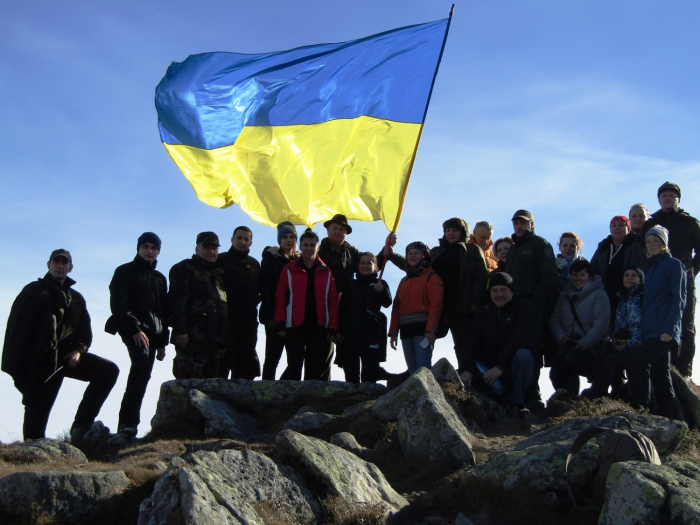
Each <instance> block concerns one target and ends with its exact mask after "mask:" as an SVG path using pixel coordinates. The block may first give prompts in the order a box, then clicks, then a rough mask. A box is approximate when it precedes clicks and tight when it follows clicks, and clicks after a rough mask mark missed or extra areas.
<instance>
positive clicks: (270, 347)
mask: <svg viewBox="0 0 700 525" xmlns="http://www.w3.org/2000/svg"><path fill="white" fill-rule="evenodd" d="M680 198H681V191H680V188H679V187H678V186H677V185H675V184H673V183H670V182H667V183H664V184H663V185H662V186H661V187H660V188H659V191H658V199H659V203H660V205H661V209H660V210H659V211H658V212H656V213H654V214H653V215H651V216H650V215H649V213H648V211H647V209H646V208H645V207H644V206H643V205H641V204H640V205H635V206H633V207H632V209H631V210H630V213H629V215H630V217H629V218H628V217H626V216H616V217H614V218H613V219H612V221H611V223H610V236H608V237H607V238H606V239H604V240H603V241H601V243H600V244H599V245H598V248H597V250H596V252H595V254H594V255H593V257H592V259H591V261H590V262H589V261H587V260H585V259H584V258H583V257H582V256H581V255H580V252H581V248H582V245H581V241H580V239H579V238H578V236H577V235H576V234H575V233H573V232H565V233H564V234H562V236H561V238H560V240H559V249H560V252H561V253H560V254H559V255H557V256H555V254H554V250H553V248H552V246H551V245H550V244H549V243H548V242H547V241H546V240H545V239H543V238H542V237H540V236H538V235H537V234H536V233H535V229H534V217H533V216H532V214H531V213H530V212H528V211H527V210H518V211H516V212H515V214H514V215H513V217H512V224H513V231H514V233H513V235H512V236H509V237H504V238H501V239H498V240H496V241H495V242H494V241H493V240H492V236H493V227H492V226H491V225H490V224H489V223H488V222H486V221H482V222H478V223H477V224H476V225H475V227H474V230H473V232H470V231H469V227H468V225H467V223H466V222H465V221H464V220H462V219H459V218H452V219H449V220H447V221H445V222H444V223H443V236H442V238H441V239H440V242H439V245H438V246H436V247H434V248H432V249H430V248H429V247H428V246H426V245H425V244H423V243H421V242H412V243H410V244H408V245H407V246H406V249H405V255H401V254H399V253H396V252H395V251H394V246H395V244H396V236H395V234H393V233H392V234H390V235H389V237H388V238H387V242H386V244H385V246H383V247H382V248H381V249H380V250H379V252H378V253H377V255H376V256H375V255H374V254H373V253H371V252H360V251H359V250H358V249H357V248H355V247H354V246H352V245H351V244H349V243H348V241H347V236H348V235H350V234H351V233H352V227H351V225H350V224H349V223H348V221H347V219H346V217H345V216H343V215H340V214H338V215H335V216H334V217H333V218H332V219H330V220H328V221H326V222H325V223H324V226H325V227H326V230H327V237H326V238H324V239H323V240H320V239H319V237H318V236H317V235H316V233H314V232H313V231H312V230H311V229H307V230H306V231H305V232H304V233H303V234H302V235H301V236H300V237H297V235H298V234H297V230H296V228H295V226H294V224H292V223H291V222H286V221H285V222H282V223H280V224H279V225H278V226H277V246H271V247H266V248H265V249H264V250H263V252H262V263H259V262H258V261H257V260H256V259H255V258H254V257H252V256H251V255H250V248H251V245H252V242H253V234H252V231H251V230H250V229H249V228H247V227H245V226H239V227H238V228H236V229H235V230H234V232H233V236H232V237H231V247H230V248H229V250H228V251H225V252H222V253H219V249H220V243H219V238H218V236H217V235H216V234H215V233H213V232H202V233H200V234H199V235H198V236H197V239H196V247H195V254H194V255H193V256H192V258H190V259H186V260H184V261H181V262H179V263H177V264H176V265H174V266H173V267H172V268H171V269H170V274H169V287H168V281H166V279H165V276H164V275H163V274H161V273H160V272H159V271H157V270H156V265H157V257H158V255H159V253H160V249H161V240H160V238H159V237H158V235H156V234H155V233H152V232H146V233H144V234H142V235H141V236H140V237H139V238H138V241H137V247H136V249H137V254H136V256H135V258H134V260H133V261H131V262H129V263H127V264H124V265H121V266H119V267H118V268H117V269H116V271H115V272H114V277H113V279H112V282H111V283H110V287H109V289H110V306H111V311H112V316H111V317H110V318H109V319H108V320H107V323H106V326H105V331H107V332H109V333H111V334H119V336H120V337H121V339H122V341H123V342H124V345H125V346H126V348H127V351H128V353H129V357H130V359H131V368H130V372H129V378H128V381H127V386H126V391H125V393H124V396H123V399H122V404H121V409H120V412H119V424H118V431H117V435H120V436H122V437H125V438H128V439H130V438H133V437H134V436H136V434H137V430H138V425H139V423H140V412H141V404H142V401H143V397H144V395H145V392H146V387H147V385H148V381H149V379H150V377H151V372H152V369H153V365H154V360H155V359H159V360H162V359H163V358H164V356H165V347H166V345H167V344H168V343H169V342H170V343H172V344H173V345H174V347H175V357H174V360H173V375H174V376H175V377H176V378H178V379H188V378H214V377H218V378H228V377H231V378H244V379H254V378H256V377H259V376H260V375H262V379H265V380H274V379H275V378H276V375H277V367H278V364H279V361H280V359H281V356H282V353H283V352H285V351H286V356H287V367H286V369H285V370H284V371H283V373H282V374H281V376H280V379H283V380H284V379H290V380H300V379H302V371H303V378H304V379H305V380H309V379H320V380H328V379H330V370H331V365H332V364H333V362H335V363H336V364H337V365H338V366H340V367H341V368H342V369H343V371H344V373H345V380H346V381H350V382H355V383H358V382H360V381H362V382H376V381H378V380H381V379H387V378H388V377H390V375H391V374H389V373H388V372H387V371H386V370H384V368H382V366H381V363H382V362H383V361H385V360H386V347H387V339H388V340H389V343H390V345H391V347H392V348H396V347H397V343H398V340H399V339H400V340H401V344H402V347H403V353H404V356H405V359H406V365H407V368H408V372H407V373H413V372H415V371H416V370H417V369H418V368H420V367H430V366H431V362H432V352H433V348H434V345H435V341H436V339H437V338H439V337H444V336H445V335H446V334H447V333H448V332H450V333H451V336H452V339H453V342H454V349H455V354H456V359H457V364H458V372H459V373H460V376H461V377H462V379H463V380H464V382H465V383H466V384H467V385H470V386H473V387H474V388H476V389H479V390H481V391H483V392H486V393H487V394H489V395H491V396H493V397H495V398H497V399H498V400H499V401H502V402H504V403H505V404H506V405H507V406H508V408H509V409H510V410H512V411H513V412H514V413H517V414H518V415H520V416H521V417H523V416H525V415H527V414H528V413H529V409H530V408H532V407H533V406H535V405H536V404H538V403H539V402H540V394H539V387H538V381H539V376H540V371H541V369H542V367H543V365H544V366H548V367H551V373H550V377H551V379H552V383H553V385H554V386H555V388H565V389H567V390H568V391H569V392H570V393H571V394H572V395H578V394H579V388H580V386H579V376H584V377H586V378H588V379H589V381H591V383H592V385H591V387H590V388H588V389H586V390H584V392H583V393H582V395H584V396H587V397H598V396H604V395H608V391H609V389H611V388H612V393H613V394H615V393H618V392H620V390H621V389H622V388H623V385H624V379H625V374H626V376H627V379H628V381H627V385H628V389H627V390H628V391H629V394H630V401H631V403H632V404H633V405H634V406H636V407H647V406H649V403H650V381H651V383H653V385H654V391H655V393H656V398H657V399H658V401H659V407H660V411H661V413H662V414H663V415H666V416H669V417H672V416H673V415H674V414H673V406H674V404H673V399H674V391H673V383H672V381H671V374H670V364H671V362H673V363H674V364H675V366H676V367H677V368H678V370H679V371H680V373H681V374H683V375H685V376H689V375H690V374H691V372H692V361H693V357H694V354H695V345H694V322H693V318H694V307H695V284H694V276H695V273H696V272H697V271H698V270H700V223H699V222H698V221H697V220H696V219H695V218H693V217H691V216H690V215H688V214H687V213H686V212H685V211H683V210H682V209H680V208H679V203H680ZM385 260H386V261H391V262H392V263H393V264H394V265H396V266H398V267H399V268H401V270H403V271H405V273H406V275H405V277H404V278H403V279H401V281H400V283H399V285H398V289H397V291H396V294H395V295H394V296H393V299H392V294H391V292H390V290H389V286H388V284H387V283H386V281H384V280H382V279H380V278H379V276H378V272H379V268H380V267H381V266H382V265H383V264H384V262H385ZM47 266H48V273H47V274H46V275H45V276H44V277H43V278H42V279H39V280H38V281H35V282H33V283H30V284H29V285H27V286H26V287H25V288H24V289H23V290H22V292H21V293H20V294H19V296H18V297H17V299H16V300H15V302H14V304H13V306H12V310H11V313H10V317H9V319H8V324H7V330H6V334H5V343H4V349H3V355H2V370H3V371H5V372H7V373H8V374H10V375H11V376H12V377H13V379H14V382H15V385H16V387H17V389H18V390H19V391H20V392H21V393H22V395H23V399H22V402H23V404H24V405H25V416H24V427H23V432H24V438H25V439H36V438H43V437H44V433H45V429H46V425H47V422H48V417H49V413H50V411H51V408H52V406H53V403H54V401H55V399H56V396H57V394H58V391H59V389H60V387H61V383H62V381H63V378H64V377H71V378H75V379H78V380H81V381H87V382H89V386H88V388H87V389H86V391H85V394H84V396H83V400H82V402H81V403H80V406H79V408H78V412H77V413H76V416H75V420H74V422H73V424H72V427H71V440H72V441H74V442H79V441H80V440H81V439H82V436H83V434H85V432H86V431H87V430H88V429H89V428H90V426H91V425H92V423H93V422H94V420H95V418H96V416H97V414H98V413H99V410H100V408H101V406H102V404H103V403H104V401H105V399H106V398H107V396H108V395H109V393H110V391H111V390H112V387H113V386H114V384H115V382H116V380H117V376H118V374H119V370H118V368H117V366H116V365H115V364H114V363H112V362H111V361H108V360H106V359H103V358H100V357H98V356H95V355H92V354H89V353H87V351H88V349H89V347H90V344H91V341H92V331H91V325H90V317H89V314H88V312H87V310H86V307H85V300H84V299H83V297H82V295H80V294H79V293H78V292H77V291H75V290H74V289H73V288H72V286H73V284H74V281H73V280H72V279H70V277H68V273H70V271H71V270H72V269H73V260H72V257H71V254H70V252H68V251H67V250H65V249H58V250H54V251H53V252H52V253H51V255H50V257H49V261H48V263H47ZM389 306H391V316H390V319H387V317H386V316H385V315H384V314H383V313H382V308H388V307H389ZM258 321H259V322H260V323H262V324H263V325H264V328H265V334H266V340H265V354H264V362H263V366H262V370H261V366H260V362H259V360H258V355H257V352H256V344H257V330H258ZM334 350H335V351H334ZM334 357H335V361H334ZM528 407H530V408H528Z"/></svg>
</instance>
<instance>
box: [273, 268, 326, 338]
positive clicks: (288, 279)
mask: <svg viewBox="0 0 700 525" xmlns="http://www.w3.org/2000/svg"><path fill="white" fill-rule="evenodd" d="M307 280H308V274H307V272H306V267H305V265H304V260H303V259H298V260H296V261H293V262H290V263H289V264H287V266H285V267H284V268H283V269H282V273H281V275H280V278H279V282H278V283H277V295H276V298H275V320H276V321H277V324H278V326H279V327H280V328H281V329H284V328H292V327H297V326H301V325H302V324H304V314H305V311H306V286H307V284H308V283H307ZM314 292H315V294H316V313H317V318H316V324H318V325H319V326H323V327H324V328H327V329H329V330H331V331H333V332H337V331H338V292H337V291H336V289H335V279H334V278H333V274H332V273H331V271H330V269H329V268H328V266H326V265H325V264H324V263H323V261H321V260H320V259H319V258H317V259H316V271H315V273H314Z"/></svg>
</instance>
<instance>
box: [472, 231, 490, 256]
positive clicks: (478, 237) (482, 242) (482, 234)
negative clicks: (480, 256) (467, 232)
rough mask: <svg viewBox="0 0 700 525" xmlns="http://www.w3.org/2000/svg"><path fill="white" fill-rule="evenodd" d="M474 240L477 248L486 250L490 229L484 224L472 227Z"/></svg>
mask: <svg viewBox="0 0 700 525" xmlns="http://www.w3.org/2000/svg"><path fill="white" fill-rule="evenodd" d="M474 240H475V241H476V245H477V246H478V247H479V248H481V249H482V250H484V251H486V250H488V249H489V241H490V240H491V230H489V229H488V228H486V227H484V226H477V227H476V228H474Z"/></svg>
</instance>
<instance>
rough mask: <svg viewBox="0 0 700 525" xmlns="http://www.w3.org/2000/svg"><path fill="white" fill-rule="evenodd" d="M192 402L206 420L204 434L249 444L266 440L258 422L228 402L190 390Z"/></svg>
mask: <svg viewBox="0 0 700 525" xmlns="http://www.w3.org/2000/svg"><path fill="white" fill-rule="evenodd" d="M189 398H190V402H191V403H192V406H193V407H195V408H196V409H197V410H199V412H200V413H201V414H202V416H204V418H205V419H206V424H205V425H204V433H205V434H206V435H207V436H208V437H224V438H229V439H239V440H241V441H245V442H248V443H255V442H259V441H263V440H265V435H264V433H263V431H262V428H261V427H260V424H259V423H258V421H257V420H256V419H255V418H254V417H251V416H249V415H247V414H243V413H241V412H239V411H238V410H236V409H235V408H233V407H232V406H231V405H230V404H229V403H227V402H226V401H219V400H216V399H212V398H210V397H209V396H207V395H206V394H205V393H203V392H200V391H199V390H194V389H192V390H190V393H189Z"/></svg>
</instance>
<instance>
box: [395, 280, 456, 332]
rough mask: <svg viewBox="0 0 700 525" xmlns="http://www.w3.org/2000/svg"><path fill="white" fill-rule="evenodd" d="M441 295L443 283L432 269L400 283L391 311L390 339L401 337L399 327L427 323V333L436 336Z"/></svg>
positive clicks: (440, 311) (440, 308)
mask: <svg viewBox="0 0 700 525" xmlns="http://www.w3.org/2000/svg"><path fill="white" fill-rule="evenodd" d="M442 295H443V284H442V279H440V276H439V275H438V274H437V273H435V271H434V270H432V269H426V270H423V271H422V272H421V273H420V275H417V276H415V277H409V276H406V277H404V278H403V279H401V281H400V282H399V288H398V290H396V296H395V297H394V304H393V306H392V308H391V324H390V326H389V335H398V333H399V326H400V325H406V324H414V323H425V332H433V333H437V329H438V325H439V324H440V314H441V313H442Z"/></svg>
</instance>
